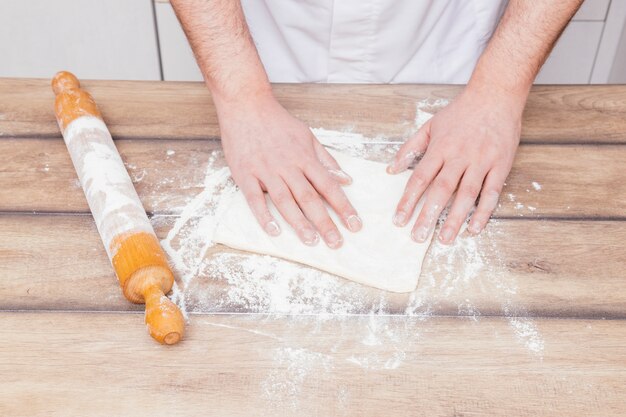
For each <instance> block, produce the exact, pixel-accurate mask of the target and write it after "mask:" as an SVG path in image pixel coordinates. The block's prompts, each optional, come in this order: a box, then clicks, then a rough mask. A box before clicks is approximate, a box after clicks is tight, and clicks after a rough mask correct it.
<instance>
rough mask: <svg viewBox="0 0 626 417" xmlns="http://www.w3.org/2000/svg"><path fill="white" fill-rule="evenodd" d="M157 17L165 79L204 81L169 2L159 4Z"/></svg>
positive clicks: (157, 5)
mask: <svg viewBox="0 0 626 417" xmlns="http://www.w3.org/2000/svg"><path fill="white" fill-rule="evenodd" d="M155 7H156V17H157V27H158V31H159V43H160V45H161V62H162V63H163V79H164V80H167V81H202V74H201V73H200V69H199V68H198V65H197V64H196V60H195V58H194V56H193V52H192V51H191V47H190V46H189V43H188V42H187V38H186V37H185V33H184V32H183V29H182V28H181V26H180V23H179V22H178V19H177V18H176V14H175V13H174V9H172V6H171V5H170V4H169V2H157V3H155Z"/></svg>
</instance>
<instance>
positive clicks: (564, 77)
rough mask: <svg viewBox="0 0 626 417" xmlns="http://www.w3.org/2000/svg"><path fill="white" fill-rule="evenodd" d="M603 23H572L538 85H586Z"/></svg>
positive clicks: (546, 65) (540, 75)
mask: <svg viewBox="0 0 626 417" xmlns="http://www.w3.org/2000/svg"><path fill="white" fill-rule="evenodd" d="M603 27H604V22H594V21H572V22H570V24H569V25H568V26H567V28H565V31H563V34H562V35H561V38H560V39H559V41H558V42H557V44H556V45H555V46H554V49H553V50H552V53H551V54H550V56H549V57H548V59H547V60H546V63H545V64H544V66H543V67H542V68H541V71H540V72H539V75H538V76H537V79H536V80H535V84H587V83H589V79H590V78H591V72H592V71H593V64H594V61H595V58H596V51H597V50H598V45H599V44H600V37H601V36H602V28H603Z"/></svg>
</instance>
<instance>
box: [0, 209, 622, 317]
mask: <svg viewBox="0 0 626 417" xmlns="http://www.w3.org/2000/svg"><path fill="white" fill-rule="evenodd" d="M174 220H175V218H166V219H158V220H157V221H155V222H154V224H155V226H156V230H157V233H158V234H159V235H160V236H161V238H163V237H165V236H166V234H167V232H168V231H169V230H170V228H171V225H172V222H173V221H174ZM624 241H626V222H623V221H618V222H614V221H594V222H586V221H542V222H537V221H527V220H500V221H496V222H492V224H490V226H489V228H488V230H487V233H485V234H484V235H483V236H481V237H480V238H477V239H473V238H464V239H462V240H461V241H460V242H459V243H458V244H457V245H455V246H453V247H452V248H450V249H445V247H443V246H442V245H439V244H436V246H434V247H431V249H430V250H429V252H428V254H427V258H426V262H425V265H424V270H423V272H422V275H421V278H420V283H419V286H418V289H417V292H416V293H414V294H392V293H385V292H382V291H378V290H375V289H373V288H367V287H364V286H361V285H359V284H356V283H351V282H348V281H345V280H342V279H339V278H334V277H330V276H325V275H312V276H311V275H306V271H307V270H300V269H294V270H290V271H287V272H288V273H289V274H290V275H291V276H290V278H289V279H285V278H284V277H283V278H282V279H280V277H276V276H274V278H273V279H268V278H267V277H257V276H251V277H249V279H248V281H246V280H245V279H243V278H242V277H241V274H239V273H238V272H237V271H233V270H226V271H225V272H224V271H223V270H216V268H214V265H215V264H220V265H221V264H223V263H225V262H226V261H229V260H230V259H227V258H224V254H227V253H236V251H232V250H229V249H227V248H225V247H223V246H216V247H214V248H212V249H211V250H209V251H208V253H207V254H206V255H204V258H203V256H202V254H201V253H200V249H199V248H198V249H197V250H196V251H194V250H190V251H188V252H186V255H187V256H196V255H197V256H198V264H201V261H202V259H204V261H205V262H204V263H202V267H201V268H200V267H199V268H198V270H197V273H196V277H195V278H193V279H192V280H190V281H189V282H188V284H187V287H186V289H185V304H186V306H187V310H188V311H190V312H268V313H271V312H276V311H282V312H284V311H283V310H284V309H285V307H281V306H277V305H276V302H274V304H272V302H269V301H264V293H267V294H266V295H267V297H268V299H269V295H268V294H269V292H270V291H275V292H278V293H281V294H282V297H283V298H282V299H281V300H283V301H284V303H287V307H288V308H291V310H292V312H294V313H298V312H306V313H311V314H332V313H336V312H337V310H341V311H339V313H340V314H341V313H346V312H348V313H356V314H367V313H369V312H370V311H373V310H375V309H377V308H380V305H381V302H383V303H382V304H383V305H384V310H385V311H387V312H389V313H391V314H412V315H420V314H433V315H469V316H486V315H505V314H507V311H509V312H510V311H515V312H517V313H518V314H524V315H525V314H530V315H531V316H545V317H581V318H626V292H625V291H623V287H624V264H625V262H626V258H625V257H626V252H624V249H623V242H624ZM196 252H197V253H196ZM0 259H1V260H2V261H1V262H0V273H1V274H2V276H4V277H5V279H3V280H0V309H2V310H14V309H16V310H34V309H44V310H76V309H77V310H111V311H125V310H136V309H141V306H134V305H132V304H130V303H128V302H127V301H126V300H125V299H124V298H123V297H122V295H121V291H120V290H119V287H118V284H117V280H116V279H115V276H114V275H113V271H112V269H111V267H110V265H109V261H108V259H107V257H106V254H105V252H104V249H103V248H102V244H101V242H100V239H99V237H98V234H97V231H96V228H95V225H94V224H93V221H92V219H91V217H90V216H62V215H55V216H43V215H7V214H5V215H0ZM241 260H245V257H244V258H234V261H241ZM283 262H284V261H283ZM287 264H289V263H287ZM279 267H280V265H278V266H276V265H270V266H269V268H270V270H277V271H278V270H279V269H277V268H279ZM272 268H273V269H272ZM182 272H184V271H180V270H176V273H177V277H178V281H179V283H181V277H182V275H181V274H182ZM283 272H284V270H283ZM233 277H236V278H238V280H235V281H231V282H229V279H231V280H232V279H233ZM250 280H258V282H256V283H255V285H251V282H249V281H250ZM291 283H293V284H294V285H290V284H291ZM296 283H297V284H296ZM181 285H182V284H181ZM300 292H302V293H304V294H311V296H310V297H309V298H303V297H302V296H300V297H299V296H298V294H299V293H300ZM277 297H278V298H280V297H281V295H278V296H277ZM291 298H293V300H291ZM290 300H291V301H290ZM329 300H333V301H334V303H332V302H329ZM341 300H347V301H349V302H350V303H351V307H350V308H347V309H345V310H344V309H340V308H339V307H338V305H340V304H341ZM298 303H301V304H298ZM346 304H347V303H346ZM281 308H282V309H283V310H281Z"/></svg>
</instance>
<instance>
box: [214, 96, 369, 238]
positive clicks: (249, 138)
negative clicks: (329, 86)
mask: <svg viewBox="0 0 626 417" xmlns="http://www.w3.org/2000/svg"><path fill="white" fill-rule="evenodd" d="M221 104H222V105H221V106H219V107H218V115H219V123H220V130H221V135H222V146H223V147H224V153H225V155H226V161H227V162H228V165H229V166H230V169H231V172H232V176H233V179H234V180H235V182H236V183H237V185H238V186H239V188H240V189H241V191H242V192H243V194H244V195H245V197H246V199H247V201H248V204H249V205H250V208H251V210H252V213H253V214H254V216H255V217H256V219H257V220H258V222H259V224H260V225H261V227H263V229H264V230H265V231H266V232H267V233H268V234H270V235H272V236H277V235H278V234H280V228H279V226H278V223H277V222H276V221H275V219H274V218H273V216H272V214H271V213H270V211H269V210H268V207H267V202H266V200H265V195H264V192H267V193H268V194H269V197H270V198H271V200H272V202H273V203H274V205H275V206H276V208H277V209H278V211H279V212H280V214H281V215H282V216H283V218H284V219H285V220H286V221H287V223H289V225H290V226H291V227H292V228H293V230H294V231H295V232H296V233H297V235H298V236H299V238H300V239H301V240H302V242H304V243H305V244H307V245H310V246H314V245H316V244H317V243H318V242H319V236H320V235H321V236H322V238H323V239H324V241H325V242H326V244H327V245H328V247H330V248H332V249H336V248H339V247H340V246H341V245H342V243H343V238H342V236H341V233H340V232H339V229H338V228H337V226H336V225H335V224H334V222H333V221H332V219H331V218H330V216H329V214H328V211H327V209H326V206H325V205H324V200H325V201H326V202H327V203H328V204H329V205H330V207H332V209H333V210H334V211H335V212H336V213H337V215H338V216H339V218H340V219H341V221H342V222H343V223H344V225H345V227H346V228H347V229H348V230H350V231H351V232H357V231H359V230H360V229H361V226H362V222H361V219H360V218H359V216H358V214H357V212H356V210H355V209H354V207H352V204H350V201H348V198H347V197H346V195H345V194H344V192H343V190H342V189H341V185H348V184H350V182H351V181H352V179H351V178H350V176H349V175H347V174H346V173H345V172H343V171H342V170H341V168H340V167H339V165H338V164H337V161H335V159H334V158H333V157H332V156H331V155H330V154H329V153H328V151H326V149H324V147H323V146H322V145H321V144H320V143H319V141H318V140H317V139H316V138H315V136H314V135H313V133H312V132H311V130H310V129H309V128H308V127H307V126H306V125H305V124H304V123H302V122H301V121H300V120H298V119H296V118H295V117H293V116H292V115H291V114H289V112H287V110H285V108H283V107H282V106H281V105H280V103H278V101H276V99H275V98H274V97H273V96H271V95H269V96H267V95H266V96H263V97H260V98H259V97H257V98H249V97H248V99H247V100H244V101H238V102H237V103H229V104H228V105H225V104H224V103H221Z"/></svg>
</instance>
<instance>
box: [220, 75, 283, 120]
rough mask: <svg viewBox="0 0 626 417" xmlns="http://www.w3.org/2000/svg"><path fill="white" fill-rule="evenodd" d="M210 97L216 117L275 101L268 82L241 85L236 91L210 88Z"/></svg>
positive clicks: (260, 106)
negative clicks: (255, 84)
mask: <svg viewBox="0 0 626 417" xmlns="http://www.w3.org/2000/svg"><path fill="white" fill-rule="evenodd" d="M209 90H210V91H211V98H212V99H213V104H214V105H215V109H216V111H217V114H218V117H221V116H222V115H223V114H226V113H232V112H234V111H237V112H239V111H241V112H249V111H254V109H260V108H263V107H266V106H268V105H271V104H274V103H277V100H276V98H275V97H274V93H273V92H272V88H271V86H270V84H269V83H267V84H261V85H257V86H242V87H241V88H240V89H238V92H237V91H230V92H229V91H223V90H218V89H212V88H210V87H209Z"/></svg>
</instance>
